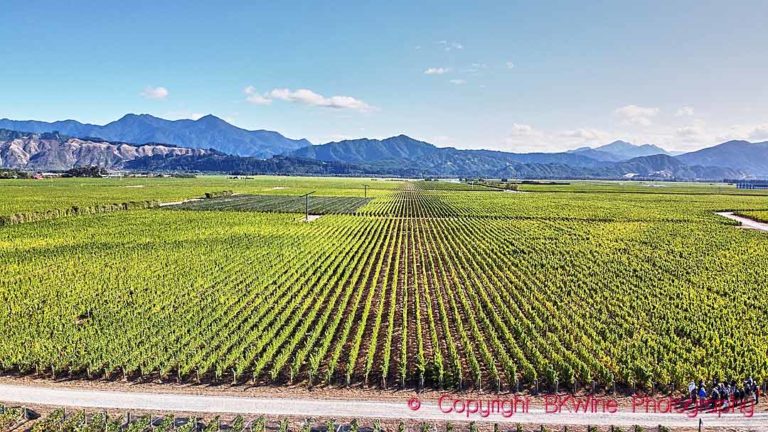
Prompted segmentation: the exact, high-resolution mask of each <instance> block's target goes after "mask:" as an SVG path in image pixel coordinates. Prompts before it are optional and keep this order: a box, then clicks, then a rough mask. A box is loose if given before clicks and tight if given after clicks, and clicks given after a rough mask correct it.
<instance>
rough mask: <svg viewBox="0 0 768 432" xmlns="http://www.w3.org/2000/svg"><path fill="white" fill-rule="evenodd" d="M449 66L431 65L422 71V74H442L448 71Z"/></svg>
mask: <svg viewBox="0 0 768 432" xmlns="http://www.w3.org/2000/svg"><path fill="white" fill-rule="evenodd" d="M448 71H450V69H449V68H442V67H431V68H428V69H427V70H425V71H424V75H442V74H445V73H448Z"/></svg>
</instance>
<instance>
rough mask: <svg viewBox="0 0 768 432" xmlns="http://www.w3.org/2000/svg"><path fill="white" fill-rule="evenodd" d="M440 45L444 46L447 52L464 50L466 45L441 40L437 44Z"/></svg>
mask: <svg viewBox="0 0 768 432" xmlns="http://www.w3.org/2000/svg"><path fill="white" fill-rule="evenodd" d="M437 43H438V45H440V46H442V47H443V49H444V50H446V51H453V50H460V49H464V45H462V44H461V43H459V42H452V41H447V40H441V41H438V42H437Z"/></svg>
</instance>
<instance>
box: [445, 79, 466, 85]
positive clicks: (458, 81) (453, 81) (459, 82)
mask: <svg viewBox="0 0 768 432" xmlns="http://www.w3.org/2000/svg"><path fill="white" fill-rule="evenodd" d="M448 82H449V83H451V84H456V85H462V84H466V83H467V81H466V80H463V79H452V80H449V81H448Z"/></svg>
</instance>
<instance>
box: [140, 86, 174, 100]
mask: <svg viewBox="0 0 768 432" xmlns="http://www.w3.org/2000/svg"><path fill="white" fill-rule="evenodd" d="M139 94H140V95H141V96H142V97H144V98H145V99H152V100H165V99H166V98H167V97H168V95H169V94H170V93H169V92H168V89H167V88H165V87H152V86H148V87H145V88H144V90H143V91H142V92H141V93H139Z"/></svg>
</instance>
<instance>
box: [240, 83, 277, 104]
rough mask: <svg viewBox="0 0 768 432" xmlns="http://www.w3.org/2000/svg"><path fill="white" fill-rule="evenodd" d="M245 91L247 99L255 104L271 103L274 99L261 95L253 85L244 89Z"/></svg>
mask: <svg viewBox="0 0 768 432" xmlns="http://www.w3.org/2000/svg"><path fill="white" fill-rule="evenodd" d="M243 93H245V100H246V101H248V102H250V103H252V104H254V105H269V104H271V103H272V99H270V98H268V97H265V96H263V95H260V94H259V93H258V92H257V91H256V88H255V87H253V86H248V87H246V88H245V89H243Z"/></svg>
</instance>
